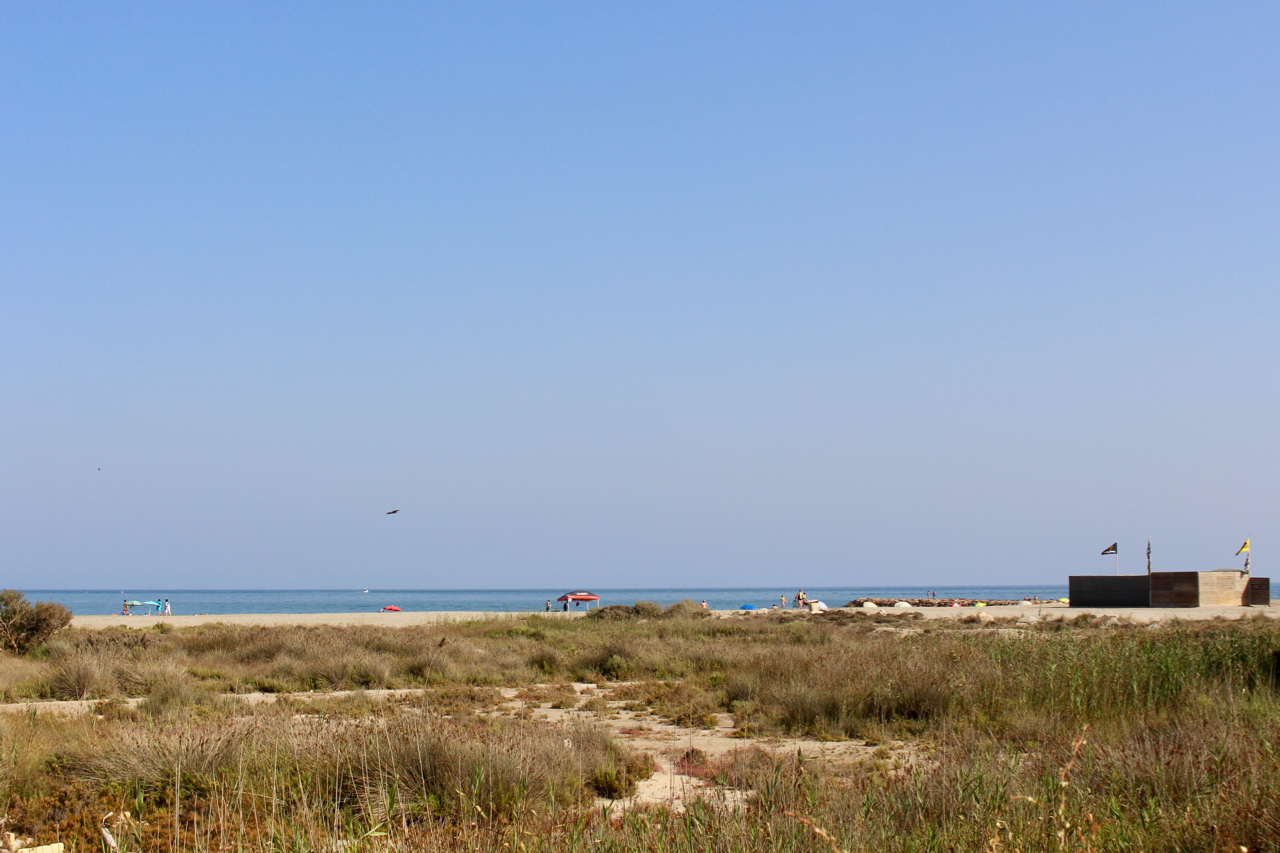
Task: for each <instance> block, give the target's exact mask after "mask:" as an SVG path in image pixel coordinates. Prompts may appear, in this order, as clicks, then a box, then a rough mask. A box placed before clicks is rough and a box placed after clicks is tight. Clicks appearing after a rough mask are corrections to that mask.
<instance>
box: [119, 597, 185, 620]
mask: <svg viewBox="0 0 1280 853" xmlns="http://www.w3.org/2000/svg"><path fill="white" fill-rule="evenodd" d="M148 604H152V605H158V606H157V607H156V615H157V616H172V615H173V611H172V610H170V609H169V599H167V598H166V599H165V600H164V601H161V600H160V599H159V598H157V599H156V600H155V601H147V602H143V603H142V604H130V603H129V599H127V598H126V599H125V600H124V605H123V607H122V608H121V610H120V615H121V616H132V615H133V611H132V610H130V609H129V608H130V607H145V606H146V605H148Z"/></svg>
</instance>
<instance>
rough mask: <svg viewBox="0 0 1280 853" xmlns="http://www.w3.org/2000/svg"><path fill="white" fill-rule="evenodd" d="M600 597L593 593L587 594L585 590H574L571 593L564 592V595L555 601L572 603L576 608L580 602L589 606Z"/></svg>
mask: <svg viewBox="0 0 1280 853" xmlns="http://www.w3.org/2000/svg"><path fill="white" fill-rule="evenodd" d="M599 600H600V596H598V595H596V594H595V593H594V592H587V591H586V590H585V589H575V590H574V591H573V592H566V593H565V594H564V595H562V596H560V597H559V598H557V599H556V601H564V602H570V601H572V602H573V604H574V606H575V607H576V606H577V605H578V604H579V603H580V602H583V601H585V602H587V606H588V607H590V606H591V602H593V601H599Z"/></svg>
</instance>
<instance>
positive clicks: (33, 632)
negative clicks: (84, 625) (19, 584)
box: [0, 589, 71, 654]
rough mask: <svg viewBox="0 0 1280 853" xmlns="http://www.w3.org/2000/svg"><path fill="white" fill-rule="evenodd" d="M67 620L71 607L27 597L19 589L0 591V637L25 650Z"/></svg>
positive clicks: (16, 651)
mask: <svg viewBox="0 0 1280 853" xmlns="http://www.w3.org/2000/svg"><path fill="white" fill-rule="evenodd" d="M70 624H71V611H70V610H68V609H67V608H65V607H63V606H62V605H61V604H55V603H54V602H52V601H37V602H36V603H35V604H32V603H31V602H29V601H27V597H26V596H25V595H23V594H22V593H21V592H20V591H19V590H16V589H6V590H4V591H3V592H0V641H2V642H3V643H4V645H6V646H8V647H9V649H10V650H12V651H13V653H14V654H25V653H26V652H29V651H31V650H32V649H34V648H36V647H37V646H39V645H40V644H41V643H43V642H44V641H45V640H47V639H49V638H50V637H52V636H53V635H54V634H56V633H57V632H59V631H61V630H62V629H63V628H65V627H67V626H68V625H70Z"/></svg>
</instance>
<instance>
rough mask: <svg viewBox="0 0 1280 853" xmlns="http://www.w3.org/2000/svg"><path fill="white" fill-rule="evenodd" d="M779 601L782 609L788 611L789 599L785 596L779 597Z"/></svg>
mask: <svg viewBox="0 0 1280 853" xmlns="http://www.w3.org/2000/svg"><path fill="white" fill-rule="evenodd" d="M778 600H779V601H781V602H782V609H783V610H786V609H787V597H786V596H785V595H780V596H778Z"/></svg>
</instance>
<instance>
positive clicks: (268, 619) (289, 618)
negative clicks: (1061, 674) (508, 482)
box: [71, 602, 1280, 629]
mask: <svg viewBox="0 0 1280 853" xmlns="http://www.w3.org/2000/svg"><path fill="white" fill-rule="evenodd" d="M835 610H837V611H838V612H842V613H854V612H857V610H856V609H855V608H835ZM587 612H588V611H585V610H571V611H569V612H567V613H566V612H564V611H561V610H553V611H551V612H550V613H542V612H538V613H504V612H493V611H477V610H436V611H422V612H416V613H232V614H226V613H224V614H212V615H177V616H120V615H114V616H76V617H74V618H73V619H72V620H71V626H72V627H73V628H87V629H102V628H111V627H122V628H149V627H151V626H153V625H155V624H157V623H160V622H165V623H167V624H169V625H172V626H174V627H175V628H181V627H190V626H194V625H215V624H218V623H222V624H224V625H262V626H271V625H337V626H354V625H362V626H363V625H376V626H383V627H387V628H408V627H412V626H415V625H433V624H443V623H450V622H474V621H486V620H492V621H503V620H510V619H519V618H526V617H531V616H538V617H542V618H551V619H579V618H581V617H583V616H585V615H587ZM780 612H782V611H772V610H757V611H743V610H713V611H711V614H712V615H713V616H716V617H719V618H734V617H743V616H747V615H751V614H755V615H763V614H773V613H780ZM785 612H787V613H790V614H798V613H800V612H801V611H798V610H788V611H785ZM879 612H881V613H884V612H888V613H901V612H916V613H919V614H920V615H921V616H922V617H924V618H925V619H960V618H963V617H964V616H972V615H975V614H980V613H985V614H987V615H988V616H992V617H995V618H997V619H1004V618H1014V619H1021V618H1023V617H1031V618H1035V617H1044V616H1050V615H1051V616H1053V617H1054V618H1057V617H1058V616H1059V615H1060V616H1061V618H1063V619H1067V620H1070V619H1074V618H1076V617H1077V616H1080V615H1082V614H1091V615H1095V616H1114V617H1116V618H1117V619H1125V620H1129V621H1132V622H1140V623H1144V624H1145V623H1151V622H1164V621H1169V620H1174V619H1181V620H1191V621H1204V620H1212V619H1251V618H1253V617H1254V616H1257V615H1259V614H1261V615H1263V616H1265V617H1267V618H1271V619H1275V618H1280V607H1277V606H1276V604H1275V602H1273V603H1272V604H1271V606H1269V607H1093V608H1072V607H1068V606H1066V605H1065V604H1060V603H1058V602H1049V603H1040V604H1015V605H1003V606H991V607H980V608H975V607H916V608H910V609H908V608H888V607H886V608H881V609H880V611H879Z"/></svg>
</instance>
